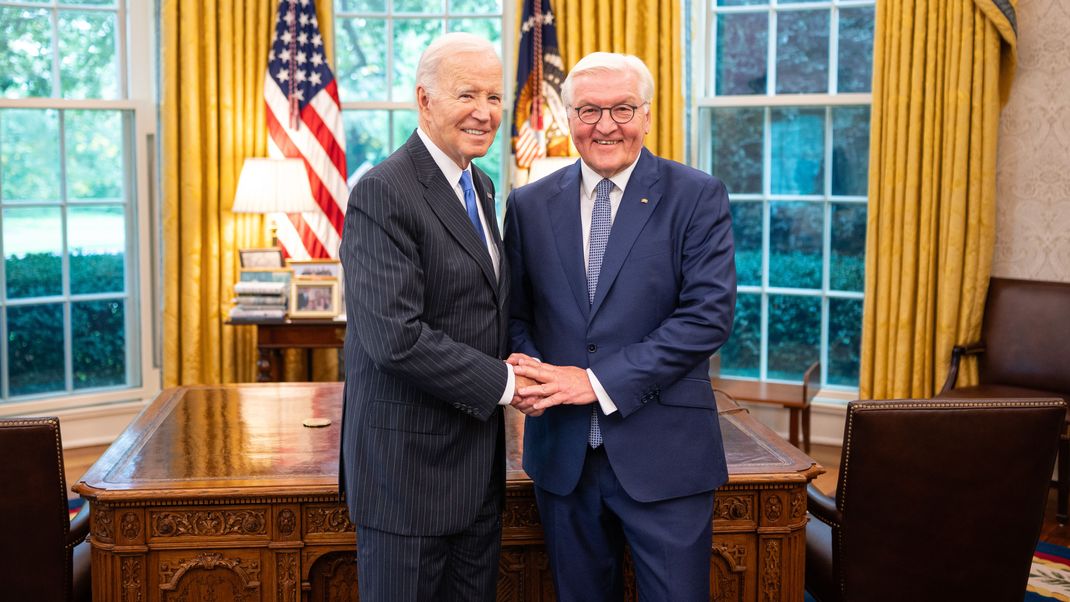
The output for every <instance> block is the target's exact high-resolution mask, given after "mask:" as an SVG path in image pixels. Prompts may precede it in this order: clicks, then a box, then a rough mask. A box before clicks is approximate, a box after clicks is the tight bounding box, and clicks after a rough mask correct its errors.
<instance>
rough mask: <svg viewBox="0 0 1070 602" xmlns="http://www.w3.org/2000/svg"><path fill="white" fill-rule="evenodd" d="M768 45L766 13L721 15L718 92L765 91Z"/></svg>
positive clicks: (719, 16) (753, 92) (718, 25)
mask: <svg viewBox="0 0 1070 602" xmlns="http://www.w3.org/2000/svg"><path fill="white" fill-rule="evenodd" d="M768 47H769V16H768V15H767V14H766V13H764V12H763V13H742V14H726V15H725V14H722V15H717V77H716V81H717V91H716V94H717V95H718V96H721V95H728V94H765V88H766V78H767V76H768V74H767V73H766V71H767V63H766V58H765V57H766V52H767V50H768Z"/></svg>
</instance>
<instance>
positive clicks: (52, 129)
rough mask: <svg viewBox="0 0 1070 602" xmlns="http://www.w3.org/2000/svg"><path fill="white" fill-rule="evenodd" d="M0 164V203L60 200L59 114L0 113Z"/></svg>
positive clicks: (6, 111)
mask: <svg viewBox="0 0 1070 602" xmlns="http://www.w3.org/2000/svg"><path fill="white" fill-rule="evenodd" d="M0 77H3V76H2V75H0ZM0 165H2V166H3V169H0V195H2V199H3V202H5V203H12V202H18V201H59V200H61V199H60V188H59V184H60V157H59V113H58V112H57V111H54V110H40V109H2V110H0Z"/></svg>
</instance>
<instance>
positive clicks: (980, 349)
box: [940, 342, 985, 394]
mask: <svg viewBox="0 0 1070 602" xmlns="http://www.w3.org/2000/svg"><path fill="white" fill-rule="evenodd" d="M984 351H985V346H984V343H979V342H978V343H970V344H968V345H955V346H954V347H952V348H951V365H950V366H948V369H947V380H945V381H944V386H943V387H941V388H940V393H941V394H942V393H947V392H948V391H950V390H951V389H954V388H955V383H956V382H958V380H959V362H961V361H962V356H964V355H977V354H978V353H984Z"/></svg>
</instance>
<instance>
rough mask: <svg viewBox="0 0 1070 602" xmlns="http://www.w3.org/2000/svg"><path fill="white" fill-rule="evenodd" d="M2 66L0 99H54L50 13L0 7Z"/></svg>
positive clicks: (0, 58) (0, 53)
mask: <svg viewBox="0 0 1070 602" xmlns="http://www.w3.org/2000/svg"><path fill="white" fill-rule="evenodd" d="M0 65H3V69H0V96H4V97H5V98H27V97H31V96H52V22H51V20H50V19H49V16H48V11H45V10H39V9H28V8H14V7H10V6H0ZM0 139H2V137H0Z"/></svg>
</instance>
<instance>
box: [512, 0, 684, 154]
mask: <svg viewBox="0 0 1070 602" xmlns="http://www.w3.org/2000/svg"><path fill="white" fill-rule="evenodd" d="M550 5H551V7H552V8H553V11H554V15H555V16H556V18H557V35H558V45H559V46H560V50H561V60H562V61H563V62H564V64H565V67H566V69H565V70H566V71H567V70H568V69H570V68H571V67H572V66H573V65H575V64H576V62H577V61H579V60H580V59H581V58H583V57H584V56H585V55H587V54H589V53H591V52H596V51H603V52H622V53H625V54H634V55H635V56H637V57H639V58H641V59H642V60H643V62H645V63H646V65H647V67H649V68H650V71H651V73H653V74H654V85H655V88H654V102H653V103H652V105H651V110H652V111H653V115H652V117H653V119H652V122H651V127H650V133H649V134H648V135H647V138H646V146H647V148H649V149H650V151H651V152H653V153H654V154H656V155H659V156H662V157H665V158H667V159H673V160H675V161H683V159H684V97H683V85H684V84H683V82H684V77H683V57H682V55H681V45H682V42H681V40H682V38H681V35H680V31H681V30H680V27H681V22H680V20H681V16H680V2H679V1H678V0H631V1H629V2H617V1H615V0H550ZM517 6H518V10H519V7H520V6H521V4H520V2H517Z"/></svg>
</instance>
